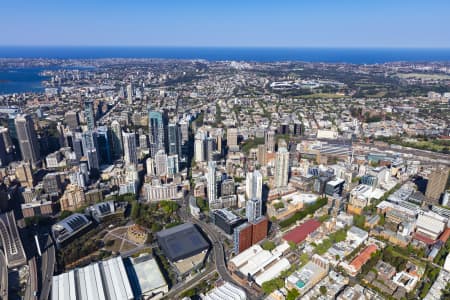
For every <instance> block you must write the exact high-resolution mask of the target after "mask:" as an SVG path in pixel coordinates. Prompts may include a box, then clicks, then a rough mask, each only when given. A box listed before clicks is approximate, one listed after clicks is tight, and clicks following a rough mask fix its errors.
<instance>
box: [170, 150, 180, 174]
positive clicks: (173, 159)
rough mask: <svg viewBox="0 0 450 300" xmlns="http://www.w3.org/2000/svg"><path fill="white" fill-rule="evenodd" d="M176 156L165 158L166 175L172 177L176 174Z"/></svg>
mask: <svg viewBox="0 0 450 300" xmlns="http://www.w3.org/2000/svg"><path fill="white" fill-rule="evenodd" d="M178 165H179V164H178V155H177V154H174V155H169V156H167V175H169V176H173V175H175V174H177V173H178V170H179V168H178Z"/></svg>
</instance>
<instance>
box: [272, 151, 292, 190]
mask: <svg viewBox="0 0 450 300" xmlns="http://www.w3.org/2000/svg"><path fill="white" fill-rule="evenodd" d="M288 176H289V152H288V151H287V149H286V148H285V147H281V148H280V149H278V152H277V153H276V159H275V187H277V188H280V187H286V186H287V185H288V180H289V178H288Z"/></svg>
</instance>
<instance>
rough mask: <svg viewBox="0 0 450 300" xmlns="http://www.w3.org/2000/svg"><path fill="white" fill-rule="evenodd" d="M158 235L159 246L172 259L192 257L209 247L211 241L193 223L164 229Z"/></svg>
mask: <svg viewBox="0 0 450 300" xmlns="http://www.w3.org/2000/svg"><path fill="white" fill-rule="evenodd" d="M156 237H157V239H158V244H159V246H160V247H161V249H162V250H163V251H164V253H165V254H166V256H167V257H168V258H169V260H171V261H178V260H180V259H184V258H187V257H191V256H193V255H196V254H198V253H200V252H202V251H204V250H207V249H208V248H209V243H208V242H207V241H206V239H205V238H204V237H203V235H202V234H201V233H200V231H199V230H198V229H197V228H196V227H195V226H194V225H193V224H192V223H185V224H181V225H178V226H175V227H172V228H169V229H166V230H162V231H160V232H158V233H157V234H156Z"/></svg>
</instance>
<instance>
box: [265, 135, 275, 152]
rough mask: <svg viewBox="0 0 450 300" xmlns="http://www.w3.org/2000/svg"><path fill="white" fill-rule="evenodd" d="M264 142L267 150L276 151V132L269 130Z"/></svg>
mask: <svg viewBox="0 0 450 300" xmlns="http://www.w3.org/2000/svg"><path fill="white" fill-rule="evenodd" d="M264 144H265V145H266V151H267V152H275V132H273V131H272V130H269V131H267V132H266V133H265V135H264Z"/></svg>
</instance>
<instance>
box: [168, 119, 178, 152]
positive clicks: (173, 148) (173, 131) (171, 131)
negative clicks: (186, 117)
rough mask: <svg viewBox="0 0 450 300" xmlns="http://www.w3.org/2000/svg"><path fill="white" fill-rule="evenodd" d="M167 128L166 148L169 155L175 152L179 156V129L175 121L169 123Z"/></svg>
mask: <svg viewBox="0 0 450 300" xmlns="http://www.w3.org/2000/svg"><path fill="white" fill-rule="evenodd" d="M167 128H168V140H169V141H168V146H169V147H168V149H169V155H174V154H177V155H178V157H181V130H180V126H179V125H178V124H176V123H170V124H169V126H168V127H167Z"/></svg>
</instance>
